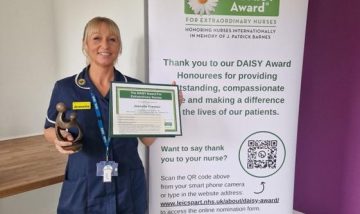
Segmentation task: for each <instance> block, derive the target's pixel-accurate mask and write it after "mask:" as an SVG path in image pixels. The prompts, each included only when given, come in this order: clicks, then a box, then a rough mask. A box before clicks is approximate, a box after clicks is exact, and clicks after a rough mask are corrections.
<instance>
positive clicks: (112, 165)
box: [96, 161, 118, 183]
mask: <svg viewBox="0 0 360 214" xmlns="http://www.w3.org/2000/svg"><path fill="white" fill-rule="evenodd" d="M96 176H102V177H103V182H104V183H107V182H111V178H112V176H118V163H116V162H115V161H100V162H99V163H97V164H96Z"/></svg>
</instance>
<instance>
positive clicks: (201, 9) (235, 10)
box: [184, 0, 280, 16]
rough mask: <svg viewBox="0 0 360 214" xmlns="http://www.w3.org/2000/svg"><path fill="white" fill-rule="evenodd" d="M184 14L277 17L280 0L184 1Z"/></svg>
mask: <svg viewBox="0 0 360 214" xmlns="http://www.w3.org/2000/svg"><path fill="white" fill-rule="evenodd" d="M184 2H185V14H196V15H231V16H279V5H280V0H185V1H184Z"/></svg>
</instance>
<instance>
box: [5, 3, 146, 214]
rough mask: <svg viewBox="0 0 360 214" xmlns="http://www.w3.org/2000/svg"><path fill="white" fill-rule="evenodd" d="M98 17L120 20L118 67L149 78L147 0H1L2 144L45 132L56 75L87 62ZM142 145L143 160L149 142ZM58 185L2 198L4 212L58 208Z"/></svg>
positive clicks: (74, 70) (43, 211)
mask: <svg viewBox="0 0 360 214" xmlns="http://www.w3.org/2000/svg"><path fill="white" fill-rule="evenodd" d="M94 16H106V17H109V18H111V19H113V20H114V21H115V22H116V23H118V25H119V27H120V31H121V36H122V41H123V54H122V56H120V58H119V61H118V65H117V66H116V67H117V68H118V69H120V71H121V72H123V73H124V74H126V75H130V76H132V77H135V78H138V79H140V80H143V81H144V80H145V76H146V73H145V67H146V66H145V41H144V37H145V36H144V1H142V0H132V1H128V0H104V1H98V0H76V1H73V0H52V1H49V0H32V1H27V0H11V1H6V0H0V26H1V28H2V29H1V30H0V98H1V100H0V112H2V114H1V116H0V144H1V140H5V139H12V138H16V137H22V136H31V135H36V134H41V133H42V130H43V124H44V121H45V115H46V109H47V106H48V102H49V99H50V94H51V90H52V87H53V85H54V82H55V80H57V79H59V78H62V77H65V76H69V75H72V74H75V73H78V72H80V70H81V69H82V68H83V67H84V66H85V57H84V56H83V54H82V51H81V39H82V32H83V28H84V25H85V23H86V22H87V21H88V20H89V19H91V18H92V17H94ZM139 150H140V154H141V156H142V159H144V156H145V149H144V147H140V148H139ZM0 176H1V175H0ZM59 190H60V185H53V186H49V187H45V188H42V189H39V190H34V191H30V192H26V193H22V194H19V195H15V196H11V197H8V198H4V199H0V213H1V214H13V213H16V214H25V213H26V214H27V213H37V214H49V213H55V209H56V204H57V198H58V194H59ZM34 199H36V200H35V201H34ZM44 204H46V205H47V206H45V207H44V208H41V207H40V206H43V205H44Z"/></svg>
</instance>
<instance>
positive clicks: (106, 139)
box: [90, 90, 111, 161]
mask: <svg viewBox="0 0 360 214" xmlns="http://www.w3.org/2000/svg"><path fill="white" fill-rule="evenodd" d="M90 95H91V100H92V103H93V105H94V108H95V112H96V117H97V120H98V121H97V122H98V127H99V129H100V133H101V138H102V140H103V143H104V145H105V148H106V161H109V147H110V142H111V141H110V137H106V134H105V128H104V122H103V120H102V117H101V112H100V108H99V105H98V102H97V100H96V97H95V95H94V93H93V92H92V91H91V90H90Z"/></svg>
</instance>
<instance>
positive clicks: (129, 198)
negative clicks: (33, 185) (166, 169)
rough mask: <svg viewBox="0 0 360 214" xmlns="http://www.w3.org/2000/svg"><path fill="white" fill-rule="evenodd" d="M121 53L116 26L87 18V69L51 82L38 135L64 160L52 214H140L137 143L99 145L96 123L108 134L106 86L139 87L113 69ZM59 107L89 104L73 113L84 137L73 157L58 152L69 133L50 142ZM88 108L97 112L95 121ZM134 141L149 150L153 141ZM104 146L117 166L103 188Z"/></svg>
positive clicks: (142, 186) (123, 141)
mask: <svg viewBox="0 0 360 214" xmlns="http://www.w3.org/2000/svg"><path fill="white" fill-rule="evenodd" d="M121 49H122V45H121V38H120V31H119V28H118V26H117V25H116V23H115V22H114V21H112V20H111V19H108V18H104V17H95V18H93V19H92V20H90V21H89V22H88V23H87V25H86V26H85V29H84V35H83V52H84V54H85V55H86V58H87V63H88V66H87V67H86V68H84V69H83V71H81V72H80V73H79V74H77V75H74V76H71V77H67V78H64V79H62V80H59V81H57V82H56V84H55V86H54V89H53V92H52V96H51V101H50V105H49V108H48V115H47V120H46V122H45V130H44V135H45V138H46V139H47V141H49V142H52V143H54V144H55V146H56V148H57V150H58V151H59V152H61V153H64V154H70V155H69V158H68V163H67V166H66V171H65V179H64V183H63V186H62V190H61V195H60V199H59V204H58V213H66V214H71V213H76V214H81V213H101V214H105V213H134V214H135V213H136V214H137V213H139V214H140V213H141V214H143V213H145V210H146V205H147V203H146V183H145V174H144V168H143V165H142V162H141V160H140V158H139V155H138V152H137V147H138V140H137V138H133V137H131V138H114V139H111V140H110V141H109V139H103V137H104V136H103V135H102V134H101V132H100V129H101V126H99V125H98V121H100V123H102V125H103V128H104V130H105V133H108V132H107V131H108V124H109V118H108V115H109V108H108V107H109V89H110V83H111V81H120V82H133V83H140V81H139V80H137V79H134V78H131V77H128V76H125V75H123V74H122V73H120V72H119V71H117V70H116V69H115V68H114V64H115V62H116V60H117V58H118V56H119V54H120V53H121ZM92 98H95V100H93V99H92ZM59 102H63V103H64V104H65V106H66V107H67V109H72V105H73V104H74V103H76V102H88V103H91V105H89V107H90V109H82V110H78V111H77V120H78V122H79V124H80V126H81V128H82V130H83V133H84V136H83V139H82V142H83V147H82V149H81V150H80V151H79V152H74V151H69V150H65V149H64V146H70V145H72V142H71V141H72V140H73V139H74V136H75V135H76V133H74V132H73V131H72V130H69V132H67V131H63V132H62V135H63V137H64V138H65V139H67V140H64V141H60V140H58V139H57V138H56V134H55V128H54V123H55V122H54V121H55V119H56V115H57V111H56V104H57V103H59ZM94 102H95V103H97V106H99V110H100V111H99V112H100V115H99V116H100V118H101V119H99V120H98V118H99V117H97V114H96V113H95V110H94V106H95V105H94V104H95V103H94ZM106 137H107V136H106ZM140 140H141V141H142V143H144V144H145V145H150V144H152V143H153V142H154V140H155V139H154V138H142V139H140ZM106 144H108V148H109V152H108V158H109V160H110V161H114V162H116V163H117V164H118V171H117V172H118V176H113V177H112V181H111V182H103V177H102V176H97V164H98V163H101V162H104V160H105V159H106V157H105V154H106V146H105V145H106Z"/></svg>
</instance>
